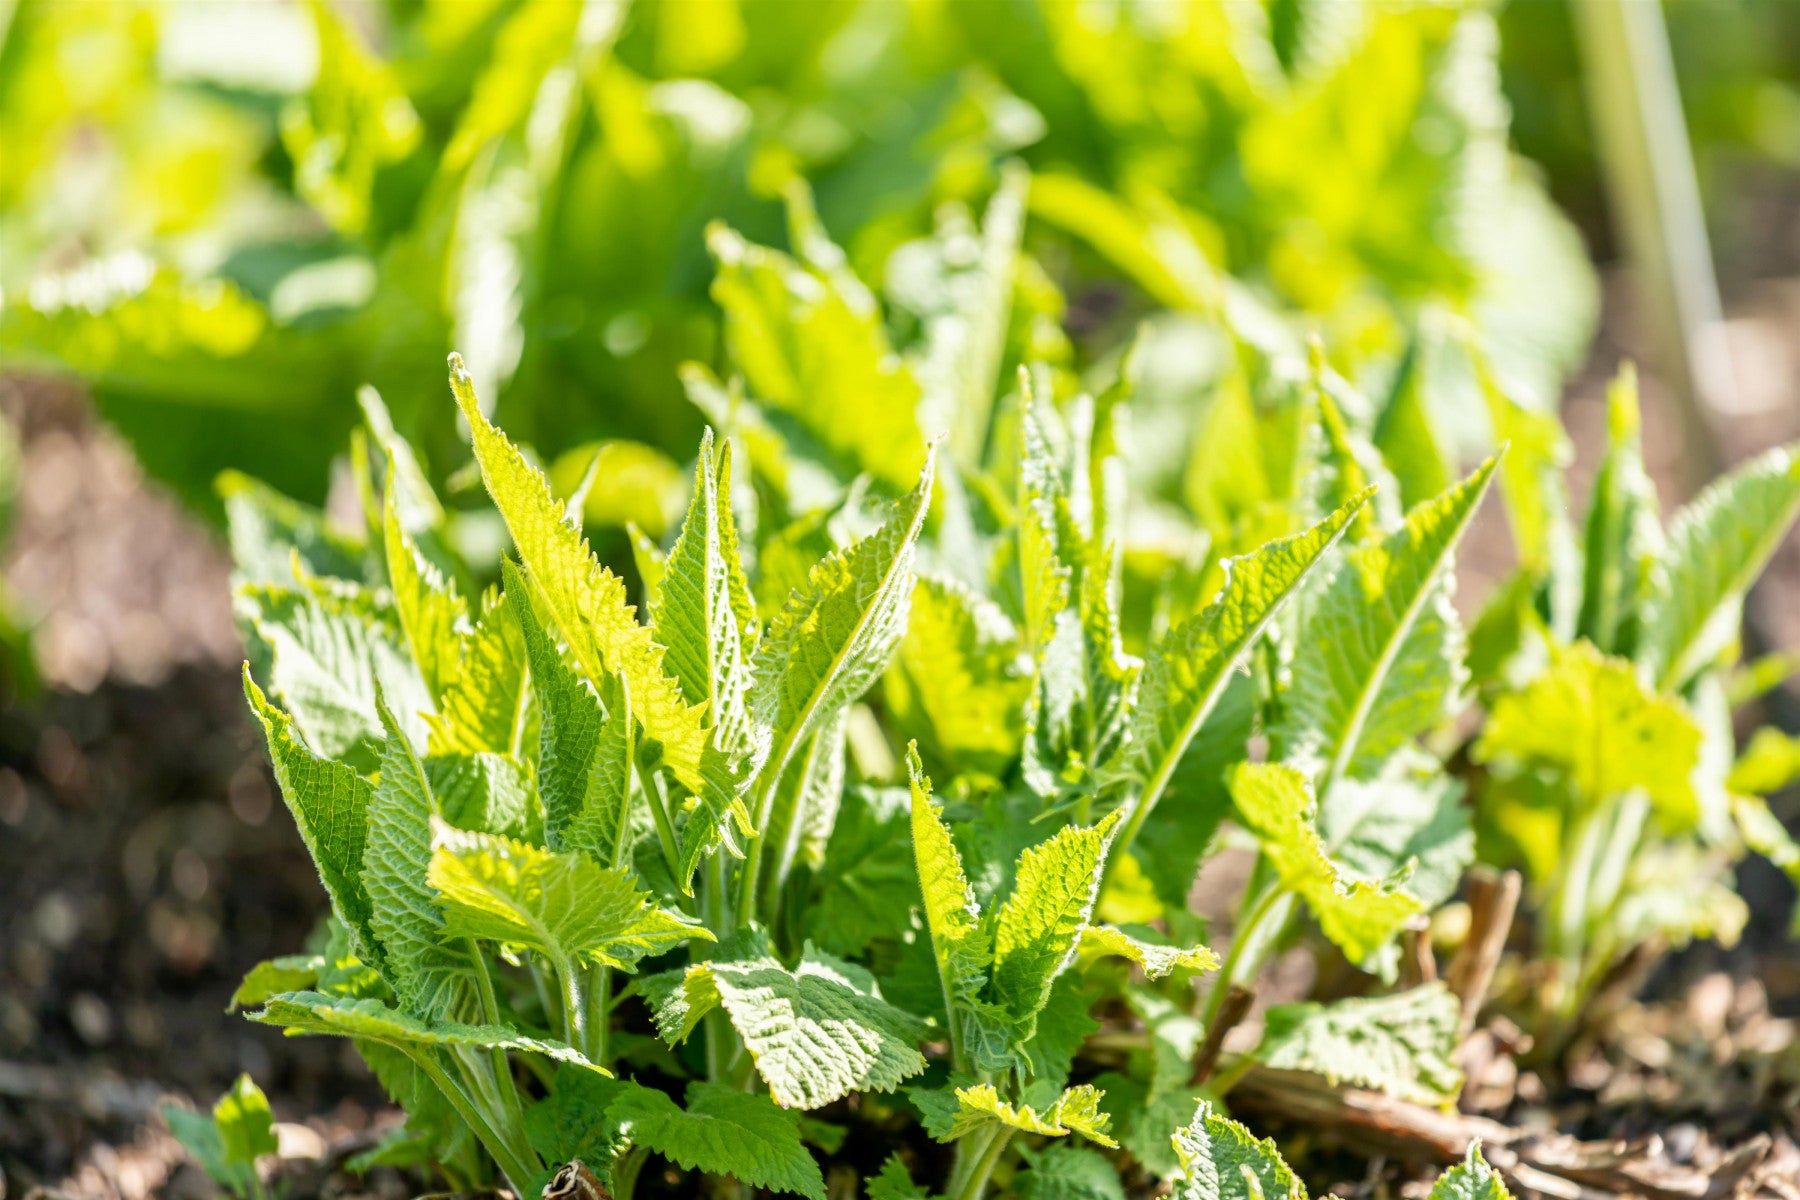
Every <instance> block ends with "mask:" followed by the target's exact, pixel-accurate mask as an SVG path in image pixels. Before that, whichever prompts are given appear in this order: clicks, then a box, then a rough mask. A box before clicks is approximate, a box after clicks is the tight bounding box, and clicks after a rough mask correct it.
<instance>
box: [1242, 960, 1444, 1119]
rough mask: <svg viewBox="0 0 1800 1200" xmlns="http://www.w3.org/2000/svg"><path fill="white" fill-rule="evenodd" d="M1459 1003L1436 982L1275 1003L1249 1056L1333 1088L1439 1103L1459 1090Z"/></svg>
mask: <svg viewBox="0 0 1800 1200" xmlns="http://www.w3.org/2000/svg"><path fill="white" fill-rule="evenodd" d="M1460 1014H1461V1005H1460V1003H1459V1001H1458V1000H1457V998H1456V996H1455V995H1454V994H1453V993H1452V992H1451V991H1450V990H1449V989H1448V988H1446V987H1444V986H1443V985H1442V984H1439V983H1431V984H1426V985H1425V986H1423V987H1417V988H1413V989H1412V990H1410V991H1405V992H1399V993H1396V994H1394V995H1390V996H1370V997H1352V998H1350V999H1347V1000H1338V1001H1335V1002H1333V1003H1331V1004H1282V1005H1277V1006H1276V1007H1274V1008H1271V1009H1270V1010H1269V1012H1268V1016H1267V1018H1266V1023H1265V1026H1264V1031H1263V1040H1262V1044H1261V1045H1260V1046H1258V1047H1257V1049H1256V1057H1257V1059H1258V1060H1259V1061H1261V1062H1263V1063H1265V1064H1267V1065H1268V1066H1271V1067H1275V1068H1278V1069H1281V1070H1287V1071H1310V1072H1312V1073H1313V1074H1315V1075H1322V1076H1324V1077H1325V1079H1326V1080H1328V1081H1329V1082H1330V1083H1331V1084H1332V1085H1333V1086H1336V1085H1337V1084H1339V1083H1350V1084H1354V1085H1356V1086H1357V1087H1366V1088H1374V1089H1375V1090H1377V1091H1382V1092H1386V1093H1387V1094H1388V1095H1390V1096H1395V1097H1398V1098H1399V1099H1402V1100H1410V1101H1412V1102H1413V1103H1415V1104H1426V1105H1444V1104H1448V1103H1450V1102H1452V1101H1454V1100H1455V1099H1456V1096H1457V1093H1458V1092H1460V1091H1461V1090H1462V1082H1463V1076H1462V1071H1461V1070H1460V1069H1459V1068H1458V1067H1457V1066H1456V1064H1455V1063H1454V1062H1453V1061H1452V1056H1453V1055H1454V1054H1455V1053H1456V1046H1457V1042H1458V1041H1459V1038H1458V1035H1457V1021H1458V1019H1459V1017H1460Z"/></svg>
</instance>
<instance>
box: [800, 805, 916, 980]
mask: <svg viewBox="0 0 1800 1200" xmlns="http://www.w3.org/2000/svg"><path fill="white" fill-rule="evenodd" d="M909 812H910V808H909V803H908V797H907V793H906V792H905V791H904V790H902V789H900V788H869V787H852V788H850V789H849V790H847V791H846V792H845V793H844V797H843V802H842V804H841V806H840V807H839V809H838V815H837V820H836V821H835V822H834V823H833V826H832V830H831V840H830V841H829V842H827V843H826V846H825V859H824V862H823V863H822V864H821V865H820V867H819V870H818V871H817V872H816V873H815V875H814V876H813V897H814V898H813V900H812V901H811V902H809V903H808V904H807V905H806V906H805V907H804V908H803V909H802V911H801V919H802V920H803V922H805V924H804V929H805V932H806V935H807V936H808V937H810V938H811V939H812V940H813V941H814V942H815V943H817V944H818V946H819V947H820V948H821V949H823V950H825V951H826V952H827V953H830V954H837V955H845V956H848V955H856V954H859V953H861V952H863V951H865V950H867V949H868V947H869V945H870V943H871V942H874V941H877V940H879V939H882V938H898V937H899V936H900V935H901V934H902V933H903V932H904V931H905V930H906V929H907V926H908V914H909V912H910V911H911V910H912V909H913V907H914V906H915V905H916V904H917V903H918V898H919V885H918V876H917V873H916V872H917V868H916V867H915V866H914V864H913V853H912V839H911V837H910V836H909V833H908V820H909Z"/></svg>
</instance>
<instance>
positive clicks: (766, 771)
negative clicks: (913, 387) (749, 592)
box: [684, 456, 932, 858]
mask: <svg viewBox="0 0 1800 1200" xmlns="http://www.w3.org/2000/svg"><path fill="white" fill-rule="evenodd" d="M931 471H932V462H931V458H930V457H929V456H927V459H926V463H925V469H924V472H923V473H922V474H921V475H920V476H919V481H918V486H917V487H915V488H914V489H913V490H912V491H911V492H909V493H908V494H907V495H906V496H905V497H904V498H903V499H902V500H901V501H900V502H899V503H898V504H897V505H896V507H895V509H894V513H893V515H892V517H890V518H889V519H888V521H887V523H886V524H884V525H883V526H882V527H881V528H880V529H879V530H877V531H876V532H875V533H874V534H872V535H871V536H869V537H867V538H864V539H863V540H862V541H860V542H858V543H856V544H855V545H854V546H852V547H850V548H849V549H848V550H843V551H839V552H837V553H834V554H831V555H829V556H827V557H826V558H825V559H824V560H823V561H822V562H820V563H818V564H816V565H815V566H814V567H813V568H812V571H811V573H810V574H809V575H808V578H807V583H806V587H805V588H804V589H802V590H800V591H797V592H795V593H794V594H792V595H791V596H789V597H788V601H787V603H786V604H785V605H784V606H783V607H782V610H781V612H780V614H779V615H778V616H777V617H776V618H775V620H774V621H773V622H772V623H771V625H770V627H769V632H768V635H767V636H766V637H765V638H763V640H762V643H761V645H760V646H759V647H758V649H757V653H756V663H755V674H756V682H755V690H754V694H753V698H752V704H753V706H754V711H755V713H756V720H757V723H758V725H760V726H762V727H763V728H765V729H767V730H768V731H769V732H770V746H771V750H770V753H769V757H768V760H767V763H766V765H765V766H764V767H763V773H762V778H761V781H760V782H759V784H758V787H759V788H760V789H761V794H760V796H759V800H758V811H757V820H758V823H766V821H767V820H768V816H769V805H770V804H771V803H772V801H773V796H774V791H775V787H776V785H777V784H778V783H779V782H780V777H781V775H782V774H783V773H784V772H785V771H786V770H787V768H788V763H789V760H790V759H791V758H792V757H793V756H794V754H795V753H796V752H797V751H798V749H799V747H800V746H801V745H802V744H803V743H804V742H805V740H806V739H807V738H808V737H810V736H811V735H812V734H813V733H814V732H816V731H817V729H818V728H819V727H820V726H821V725H822V724H823V723H824V722H825V721H826V720H827V719H828V718H829V717H831V715H832V714H834V713H836V712H838V711H839V710H840V709H843V708H845V707H847V706H848V705H850V704H851V703H852V702H854V701H855V700H856V699H857V698H858V697H860V696H861V695H862V694H863V692H864V691H866V690H867V689H868V687H869V685H870V684H871V683H873V682H875V680H876V679H878V678H879V677H880V675H881V672H882V671H883V670H885V669H886V667H887V661H888V658H889V657H890V656H891V655H892V654H893V651H894V647H895V646H896V645H897V644H898V643H899V641H900V637H901V635H902V634H903V633H904V632H905V629H906V614H907V606H908V603H909V602H910V600H911V598H912V560H913V544H914V543H915V542H916V541H917V539H918V536H919V530H920V528H921V526H922V525H923V524H924V521H925V513H926V510H927V508H928V506H929V504H930V501H931V478H932V476H931ZM685 857H686V851H685V848H684V858H685Z"/></svg>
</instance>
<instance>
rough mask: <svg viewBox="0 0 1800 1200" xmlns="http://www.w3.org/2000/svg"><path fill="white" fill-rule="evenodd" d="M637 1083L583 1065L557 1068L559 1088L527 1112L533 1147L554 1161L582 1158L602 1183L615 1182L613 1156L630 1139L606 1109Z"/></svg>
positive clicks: (526, 1129) (526, 1116) (527, 1129)
mask: <svg viewBox="0 0 1800 1200" xmlns="http://www.w3.org/2000/svg"><path fill="white" fill-rule="evenodd" d="M632 1086H633V1085H632V1084H629V1083H626V1082H624V1081H622V1080H618V1079H611V1078H608V1077H607V1076H604V1075H600V1074H597V1073H595V1072H593V1071H584V1070H582V1069H580V1068H579V1067H567V1066H563V1067H558V1068H557V1069H556V1086H555V1087H553V1088H552V1089H551V1090H550V1094H549V1095H548V1096H546V1097H544V1099H542V1100H540V1101H538V1102H537V1103H536V1104H534V1105H532V1106H531V1107H530V1108H529V1109H527V1110H526V1112H525V1134H526V1136H527V1137H528V1138H530V1139H531V1146H532V1149H534V1150H536V1151H537V1152H538V1153H539V1154H540V1155H542V1156H543V1158H544V1161H545V1162H547V1163H550V1164H553V1165H554V1164H560V1163H566V1162H569V1161H571V1160H573V1159H580V1160H581V1161H582V1163H583V1165H585V1166H586V1167H587V1168H588V1170H590V1171H592V1172H593V1173H594V1174H595V1175H596V1176H597V1177H598V1178H599V1179H600V1181H601V1182H602V1183H610V1182H611V1178H610V1171H609V1170H608V1167H609V1166H610V1165H611V1163H612V1159H613V1155H614V1154H615V1153H617V1152H618V1151H620V1150H623V1149H624V1148H625V1146H626V1144H627V1143H626V1140H625V1135H624V1134H623V1133H622V1132H620V1129H619V1123H618V1122H617V1121H616V1120H613V1119H612V1118H611V1116H610V1115H609V1113H608V1112H607V1110H608V1109H609V1108H610V1107H611V1106H612V1104H613V1102H614V1101H616V1100H618V1099H619V1098H620V1097H621V1096H623V1095H624V1094H625V1092H626V1090H627V1089H629V1088H630V1087H632Z"/></svg>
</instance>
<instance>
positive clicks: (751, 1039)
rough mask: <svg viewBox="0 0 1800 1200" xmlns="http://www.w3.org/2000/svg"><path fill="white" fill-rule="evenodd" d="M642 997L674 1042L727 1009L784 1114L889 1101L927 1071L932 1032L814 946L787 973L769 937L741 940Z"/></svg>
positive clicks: (649, 982) (646, 986)
mask: <svg viewBox="0 0 1800 1200" xmlns="http://www.w3.org/2000/svg"><path fill="white" fill-rule="evenodd" d="M642 988H643V991H644V992H645V994H646V995H647V996H648V997H649V998H650V1000H651V1005H652V1011H653V1015H654V1016H655V1018H656V1025H657V1029H658V1031H659V1032H661V1033H662V1035H663V1037H664V1038H665V1039H667V1040H669V1041H672V1042H673V1041H680V1040H682V1039H684V1038H686V1037H687V1036H688V1034H690V1033H692V1032H693V1030H694V1027H695V1026H696V1025H698V1024H699V1022H700V1020H701V1018H702V1017H704V1016H705V1015H706V1014H707V1013H708V1012H709V1011H711V1010H712V1009H713V1008H715V1007H719V1006H723V1007H724V1009H725V1012H726V1013H727V1015H729V1016H730V1018H731V1023H732V1025H733V1027H735V1028H736V1029H737V1031H738V1034H739V1035H740V1036H741V1037H742V1038H743V1039H744V1045H745V1047H746V1048H747V1049H748V1050H749V1051H750V1056H751V1058H752V1059H754V1060H755V1062H756V1069H757V1072H758V1073H759V1074H761V1075H762V1077H763V1081H764V1082H765V1083H767V1084H768V1085H769V1095H770V1096H771V1097H773V1098H774V1100H775V1102H776V1103H777V1104H780V1105H782V1106H783V1107H784V1108H818V1107H820V1106H821V1105H825V1104H829V1103H831V1102H832V1101H833V1100H837V1099H839V1098H841V1097H843V1096H847V1095H849V1094H850V1093H851V1092H853V1091H864V1092H887V1091H892V1090H893V1089H894V1088H895V1087H897V1086H899V1084H900V1082H901V1081H902V1080H904V1079H907V1078H909V1077H910V1076H913V1075H916V1074H918V1073H919V1072H920V1071H923V1070H924V1069H925V1058H924V1056H923V1055H921V1054H920V1053H919V1049H918V1043H919V1040H920V1039H921V1038H922V1037H923V1036H924V1034H925V1023H924V1022H923V1021H921V1020H920V1019H919V1018H917V1017H915V1016H913V1015H911V1014H910V1013H905V1012H902V1011H901V1010H899V1009H897V1008H895V1007H894V1006H893V1005H891V1004H889V1003H887V1001H885V1000H883V999H882V998H881V995H880V992H879V990H878V989H877V988H876V986H875V979H874V976H872V975H870V974H869V973H868V972H867V971H866V970H864V969H863V968H861V967H858V966H855V965H853V964H851V963H847V962H844V961H843V960H842V959H838V958H833V957H832V956H830V955H828V954H823V953H820V952H819V951H817V950H814V949H813V948H812V947H811V946H810V945H809V946H808V947H807V948H806V951H805V953H803V954H802V955H801V957H800V962H799V964H798V965H797V966H796V967H794V968H793V969H792V970H789V969H788V968H787V967H784V966H783V965H782V964H781V960H779V959H778V958H776V957H775V955H774V952H773V950H772V949H771V948H770V946H769V942H768V939H767V937H766V936H764V935H763V934H761V933H760V932H754V931H750V932H744V933H740V934H738V935H737V936H736V937H734V938H732V939H731V940H729V941H727V942H726V943H724V944H723V945H721V946H720V947H719V949H718V951H717V953H716V954H715V955H714V956H713V957H710V958H708V959H706V960H704V961H702V962H697V963H694V964H693V965H692V966H690V967H688V969H687V971H686V972H685V974H682V975H679V976H676V975H673V974H669V975H660V976H651V977H649V978H647V979H645V980H644V982H643V985H642Z"/></svg>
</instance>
